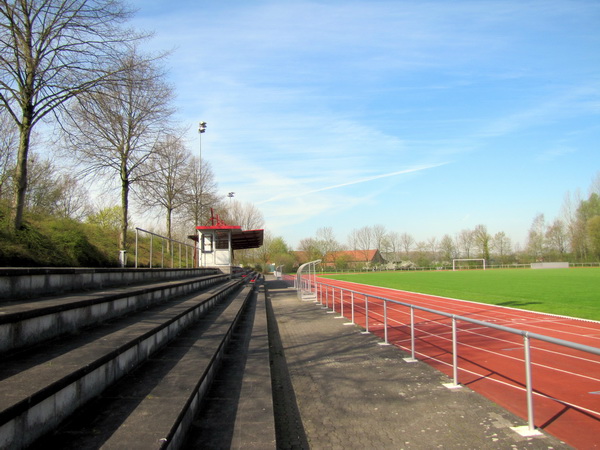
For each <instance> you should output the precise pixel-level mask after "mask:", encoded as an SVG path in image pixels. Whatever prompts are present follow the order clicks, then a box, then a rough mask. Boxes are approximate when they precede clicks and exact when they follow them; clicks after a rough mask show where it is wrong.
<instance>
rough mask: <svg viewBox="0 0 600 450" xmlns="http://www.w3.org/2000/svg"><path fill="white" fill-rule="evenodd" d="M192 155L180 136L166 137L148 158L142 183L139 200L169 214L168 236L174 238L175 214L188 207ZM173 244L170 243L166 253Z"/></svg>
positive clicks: (167, 218) (167, 223) (167, 215)
mask: <svg viewBox="0 0 600 450" xmlns="http://www.w3.org/2000/svg"><path fill="white" fill-rule="evenodd" d="M189 159H190V154H189V152H188V150H187V149H186V148H185V147H184V145H183V141H182V139H181V137H180V136H176V135H172V134H171V135H167V136H166V137H165V138H164V139H163V140H162V141H161V142H159V143H158V145H157V146H156V151H155V153H154V155H153V157H152V158H150V159H149V165H148V166H149V167H148V175H147V176H146V177H145V178H144V179H143V181H142V182H141V186H142V189H141V190H140V192H138V197H139V199H140V200H139V201H140V203H141V204H142V205H145V206H149V207H151V208H152V207H156V206H158V207H160V208H162V209H163V210H164V211H165V214H166V217H165V219H166V226H167V237H168V238H169V239H172V238H173V236H172V223H171V222H172V217H173V212H174V211H175V210H177V209H178V208H180V207H182V206H183V205H185V204H186V193H187V190H188V187H189V184H188V180H189V178H190V176H191V174H190V170H191V168H190V165H189ZM170 251H171V241H167V252H170Z"/></svg>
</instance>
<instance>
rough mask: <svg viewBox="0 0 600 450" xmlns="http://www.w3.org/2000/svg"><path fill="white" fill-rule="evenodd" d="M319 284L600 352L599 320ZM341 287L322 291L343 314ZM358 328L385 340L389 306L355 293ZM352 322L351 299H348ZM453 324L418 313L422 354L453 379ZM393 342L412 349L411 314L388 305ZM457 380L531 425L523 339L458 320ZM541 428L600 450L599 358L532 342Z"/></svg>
mask: <svg viewBox="0 0 600 450" xmlns="http://www.w3.org/2000/svg"><path fill="white" fill-rule="evenodd" d="M317 281H318V282H320V283H324V284H327V285H330V286H337V287H339V288H344V289H348V290H352V291H355V292H360V293H364V294H367V295H371V296H379V297H384V298H387V299H390V300H398V301H401V302H404V303H408V304H412V305H415V306H421V307H425V308H429V309H434V310H437V311H442V312H446V313H450V314H456V315H458V316H464V317H469V318H473V319H477V320H481V321H485V322H490V323H493V324H497V325H503V326H506V327H510V328H516V329H519V330H525V331H530V332H533V333H538V334H541V335H545V336H550V337H554V338H559V339H563V340H566V341H571V342H576V343H579V344H584V345H588V346H591V347H596V348H600V322H596V321H589V320H583V319H573V318H569V317H563V316H555V315H550V314H543V313H537V312H532V311H524V310H518V309H513V308H507V307H502V306H494V305H487V304H482V303H477V302H471V301H465V300H457V299H451V298H445V297H436V296H433V295H425V294H418V293H413V292H407V291H399V290H395V289H388V288H380V287H376V286H368V285H363V284H356V283H351V282H345V281H338V280H330V279H324V278H318V280H317ZM341 292H342V291H341V290H340V289H337V288H335V289H334V288H325V287H321V289H319V290H318V293H319V301H320V302H321V303H323V304H324V305H327V306H328V307H329V308H330V309H333V310H335V311H336V312H338V313H340V311H341V309H342V303H341V301H342V295H341ZM353 297H354V323H356V324H357V325H359V326H361V327H363V328H365V329H366V328H368V330H369V331H370V332H372V333H374V334H376V335H378V336H380V337H382V338H383V337H384V333H385V332H384V325H383V323H384V314H383V303H382V301H380V300H376V299H373V298H369V302H368V317H369V323H368V327H367V323H366V322H365V317H366V314H365V311H366V310H365V296H364V295H360V294H354V295H353ZM343 308H344V314H343V315H344V316H345V317H346V318H348V319H351V318H352V296H351V294H350V293H349V291H347V292H345V293H344V294H343ZM451 322H452V320H451V319H450V318H446V317H444V316H440V315H435V314H433V313H429V312H425V311H420V310H417V309H415V310H414V323H415V356H416V358H417V359H419V360H422V361H425V362H427V363H428V364H430V365H431V366H433V367H435V368H437V369H438V370H440V371H442V372H444V373H445V374H447V375H449V376H450V377H451V378H452V376H453V369H452V323H451ZM387 323H388V329H387V333H388V342H389V343H390V344H393V345H396V346H398V347H400V348H402V349H404V350H406V351H408V352H410V351H411V336H410V309H409V308H407V307H404V306H401V305H394V304H392V303H388V306H387ZM457 336H458V339H457V340H458V347H457V355H458V383H459V384H461V385H464V386H468V387H469V388H470V389H473V390H474V391H476V392H479V393H480V394H482V395H484V396H486V397H487V398H489V399H491V400H492V401H494V402H496V403H497V404H499V405H501V406H502V407H504V408H506V409H507V410H509V411H511V412H512V413H514V414H516V415H518V416H520V417H522V418H524V419H525V420H527V398H526V387H525V386H526V384H525V363H524V345H523V338H522V336H519V335H515V334H512V333H508V332H504V331H500V330H495V329H493V328H487V327H483V326H480V325H475V324H471V323H468V322H464V321H463V322H461V321H457ZM530 342H531V360H532V380H533V382H532V385H533V393H534V395H533V405H534V423H535V426H536V427H537V428H540V429H543V430H545V431H547V432H548V433H550V434H552V435H554V436H556V437H557V438H559V439H561V440H563V441H565V442H566V443H568V444H569V445H572V446H574V447H576V448H578V449H588V448H600V356H598V355H594V354H591V353H587V352H582V351H578V350H573V349H569V348H566V347H563V346H558V345H555V344H550V343H546V342H543V341H539V340H537V339H531V341H530Z"/></svg>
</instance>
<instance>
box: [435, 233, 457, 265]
mask: <svg viewBox="0 0 600 450" xmlns="http://www.w3.org/2000/svg"><path fill="white" fill-rule="evenodd" d="M439 249H440V252H441V253H442V258H443V259H444V262H450V261H451V260H452V259H455V258H456V257H457V256H456V254H457V251H456V246H455V245H454V240H453V239H452V238H451V237H450V235H449V234H445V235H444V237H443V238H442V240H441V241H440V246H439Z"/></svg>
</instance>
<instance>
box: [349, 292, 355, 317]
mask: <svg viewBox="0 0 600 450" xmlns="http://www.w3.org/2000/svg"><path fill="white" fill-rule="evenodd" d="M350 301H351V302H352V323H354V291H350Z"/></svg>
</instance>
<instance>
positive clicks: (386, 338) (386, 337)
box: [383, 300, 389, 344]
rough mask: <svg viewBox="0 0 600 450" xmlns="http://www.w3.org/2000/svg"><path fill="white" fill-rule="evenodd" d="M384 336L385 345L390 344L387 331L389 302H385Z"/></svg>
mask: <svg viewBox="0 0 600 450" xmlns="http://www.w3.org/2000/svg"><path fill="white" fill-rule="evenodd" d="M383 335H384V336H385V343H386V344H389V342H388V329H387V301H385V300H383Z"/></svg>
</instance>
